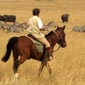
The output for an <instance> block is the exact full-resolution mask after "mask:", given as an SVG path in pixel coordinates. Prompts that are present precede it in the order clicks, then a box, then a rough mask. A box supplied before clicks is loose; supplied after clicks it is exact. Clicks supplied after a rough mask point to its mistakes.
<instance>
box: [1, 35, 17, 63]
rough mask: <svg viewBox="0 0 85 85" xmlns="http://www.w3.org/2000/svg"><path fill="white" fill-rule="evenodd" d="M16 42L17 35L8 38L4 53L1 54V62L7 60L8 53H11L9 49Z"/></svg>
mask: <svg viewBox="0 0 85 85" xmlns="http://www.w3.org/2000/svg"><path fill="white" fill-rule="evenodd" d="M17 42H18V37H12V38H10V39H9V41H8V44H7V46H6V53H5V55H4V56H3V58H2V59H1V60H2V61H3V62H7V61H8V59H9V57H10V54H11V50H12V48H13V46H14V44H15V43H17Z"/></svg>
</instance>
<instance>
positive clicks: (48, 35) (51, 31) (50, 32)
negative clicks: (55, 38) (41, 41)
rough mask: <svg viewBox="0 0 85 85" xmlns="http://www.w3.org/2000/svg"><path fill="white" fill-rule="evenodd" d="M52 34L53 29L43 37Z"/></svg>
mask: <svg viewBox="0 0 85 85" xmlns="http://www.w3.org/2000/svg"><path fill="white" fill-rule="evenodd" d="M51 34H53V31H51V32H49V33H48V34H46V35H45V37H48V36H49V35H51Z"/></svg>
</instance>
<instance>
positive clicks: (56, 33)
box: [53, 31, 61, 52]
mask: <svg viewBox="0 0 85 85" xmlns="http://www.w3.org/2000/svg"><path fill="white" fill-rule="evenodd" d="M53 32H54V34H55V35H56V37H57V39H58V41H57V42H58V44H59V47H58V48H57V49H55V50H53V52H55V51H57V50H59V49H60V47H61V43H60V39H59V35H58V34H59V33H58V32H55V31H53Z"/></svg>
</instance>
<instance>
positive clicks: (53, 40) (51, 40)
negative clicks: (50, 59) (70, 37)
mask: <svg viewBox="0 0 85 85" xmlns="http://www.w3.org/2000/svg"><path fill="white" fill-rule="evenodd" d="M47 40H48V41H49V43H50V45H51V47H52V48H54V46H55V45H56V43H57V41H56V36H55V35H54V34H51V35H49V36H48V37H47Z"/></svg>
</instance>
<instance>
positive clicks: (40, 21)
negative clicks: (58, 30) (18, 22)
mask: <svg viewBox="0 0 85 85" xmlns="http://www.w3.org/2000/svg"><path fill="white" fill-rule="evenodd" d="M38 27H39V30H40V31H44V30H45V27H44V26H43V23H42V20H41V19H38Z"/></svg>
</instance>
